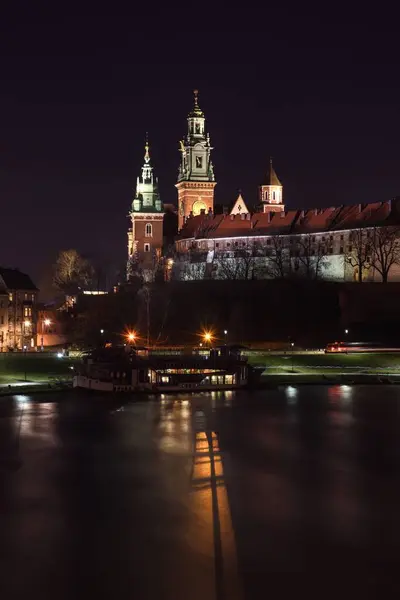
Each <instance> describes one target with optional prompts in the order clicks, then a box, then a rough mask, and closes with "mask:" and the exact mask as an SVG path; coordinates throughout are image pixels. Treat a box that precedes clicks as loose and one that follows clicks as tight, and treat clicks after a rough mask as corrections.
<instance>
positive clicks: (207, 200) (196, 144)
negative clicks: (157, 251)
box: [176, 90, 216, 229]
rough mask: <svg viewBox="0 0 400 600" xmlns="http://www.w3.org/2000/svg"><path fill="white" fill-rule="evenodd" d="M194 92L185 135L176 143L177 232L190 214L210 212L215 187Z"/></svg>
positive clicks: (207, 143)
mask: <svg viewBox="0 0 400 600" xmlns="http://www.w3.org/2000/svg"><path fill="white" fill-rule="evenodd" d="M197 96H198V91H197V90H194V106H193V110H192V111H191V112H190V113H189V115H188V118H187V122H188V132H187V135H186V137H185V138H184V140H182V141H181V142H180V152H181V164H180V167H179V174H178V182H177V183H176V188H177V190H178V213H179V218H178V228H179V229H181V228H182V225H183V224H184V222H185V220H186V219H187V217H188V216H189V215H190V214H193V215H199V214H200V213H201V212H202V211H204V212H205V213H208V212H210V211H211V212H213V210H214V188H215V186H216V182H215V177H214V171H213V165H212V162H211V150H212V147H211V145H210V135H209V134H208V133H206V130H205V117H204V113H203V111H202V110H201V109H200V107H199V103H198V98H197Z"/></svg>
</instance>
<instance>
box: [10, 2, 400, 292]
mask: <svg viewBox="0 0 400 600" xmlns="http://www.w3.org/2000/svg"><path fill="white" fill-rule="evenodd" d="M154 7H155V5H154ZM154 10H155V8H154ZM207 14H208V13H207V12H205V13H202V14H201V18H200V19H193V18H191V19H189V21H190V22H194V23H196V22H197V23H198V25H197V31H196V30H193V29H191V28H190V26H189V25H188V22H187V21H186V22H185V20H184V19H182V15H181V21H182V23H180V24H179V26H177V23H175V28H173V27H172V26H171V27H170V26H168V25H167V23H168V21H165V23H164V27H163V29H161V26H160V23H159V24H158V25H159V27H156V26H155V24H154V23H153V22H152V21H151V18H150V17H149V15H147V16H144V15H143V17H142V16H141V17H139V16H138V15H136V17H135V18H134V17H128V16H119V17H113V16H110V15H104V16H101V15H96V16H93V15H91V16H90V17H89V16H82V15H80V17H79V18H77V17H76V16H69V15H67V14H62V15H57V14H54V15H51V14H47V15H46V16H45V17H44V16H40V15H38V14H36V13H32V14H28V13H27V12H25V13H23V16H22V17H21V16H20V17H16V16H15V15H14V16H13V15H10V16H9V18H3V19H2V22H1V25H0V55H1V78H2V79H1V81H2V86H1V92H0V102H1V117H2V119H1V120H2V125H1V134H0V147H1V154H0V206H1V219H2V226H1V235H0V264H2V265H4V266H11V267H13V266H15V267H19V268H21V269H22V270H25V271H27V272H29V273H31V274H32V276H33V277H34V278H35V280H36V281H37V282H38V283H39V284H40V282H41V280H42V279H43V276H44V274H45V273H46V272H48V270H49V268H50V266H51V264H52V262H53V261H54V258H55V256H56V254H57V252H58V251H59V250H60V249H63V248H71V247H75V248H77V249H78V250H79V251H80V252H82V253H84V254H85V255H87V256H89V257H91V258H92V259H93V260H94V262H95V263H102V264H103V265H104V268H105V269H106V270H107V271H108V272H110V273H112V272H113V271H114V270H116V269H117V268H118V266H119V265H122V264H123V263H124V261H125V259H126V231H127V227H128V219H127V218H126V215H127V214H128V210H129V207H130V202H131V197H132V188H133V187H134V185H135V179H136V176H137V174H138V172H139V169H140V167H141V164H142V157H143V142H144V137H145V132H146V130H148V131H149V137H150V142H151V154H152V157H153V164H154V165H155V167H156V174H157V175H158V177H159V181H160V190H161V197H162V201H163V202H165V203H176V190H175V188H174V183H175V180H176V174H177V169H178V164H179V152H178V141H179V139H181V138H182V136H183V135H184V133H185V132H186V116H187V113H188V112H189V110H190V108H191V106H192V90H193V88H198V89H199V91H200V95H199V103H200V106H201V108H202V109H203V110H204V112H205V115H206V118H207V125H208V130H209V132H210V135H211V142H212V145H213V146H214V147H215V150H214V152H213V162H214V166H215V174H216V179H217V182H218V185H217V187H216V202H217V203H221V204H223V203H226V204H229V203H231V202H232V201H233V200H234V199H235V197H236V195H237V192H238V190H239V189H241V190H242V193H243V195H244V198H245V200H246V201H247V202H248V204H250V205H251V204H253V203H255V202H256V200H257V186H258V184H259V183H260V181H261V180H262V178H263V174H264V172H265V170H266V168H267V164H268V159H269V156H270V155H272V156H273V157H274V166H275V168H276V171H277V173H278V176H279V177H280V179H281V181H282V182H283V185H284V199H285V202H286V204H287V206H288V207H295V208H297V207H298V208H302V207H313V206H321V207H326V206H331V205H336V204H341V203H345V204H349V203H357V202H371V201H381V200H387V199H388V198H391V197H394V196H396V195H399V194H400V170H399V164H400V119H399V110H400V84H399V51H398V43H397V37H398V34H397V31H396V29H395V28H394V27H395V25H396V23H397V21H396V20H394V16H393V23H394V24H393V31H390V22H391V18H390V15H388V14H385V18H386V21H385V22H384V23H380V22H379V20H377V18H376V15H370V16H368V15H367V16H365V15H360V14H359V15H356V17H357V18H356V19H354V18H353V19H351V20H349V15H348V13H346V15H344V16H343V18H342V17H341V16H339V17H338V16H336V17H335V18H334V17H333V16H332V15H331V16H329V18H326V20H325V18H324V17H323V16H318V15H316V14H306V13H304V12H303V13H301V14H294V13H293V12H286V13H285V12H282V14H278V13H276V12H274V13H273V14H272V12H269V13H268V18H269V19H267V20H265V21H263V19H262V18H261V16H260V18H258V17H257V18H256V17H255V16H254V21H255V22H256V23H261V25H263V26H260V25H255V24H254V23H253V24H252V26H251V27H248V28H246V24H244V23H243V24H242V26H241V27H239V24H236V26H233V25H232V26H230V27H229V30H228V27H227V26H226V27H225V28H223V27H221V28H218V27H217V26H216V25H215V22H214V19H211V20H212V24H210V25H209V26H208V25H207ZM192 17H193V15H192ZM264 17H265V15H264ZM168 18H170V19H172V17H171V15H170V16H169V17H168V14H167V13H165V19H168ZM146 19H147V22H150V23H151V26H149V27H148V28H146ZM149 19H150V21H149ZM264 22H265V25H264ZM194 29H196V26H194ZM243 29H244V31H243ZM251 29H253V30H251Z"/></svg>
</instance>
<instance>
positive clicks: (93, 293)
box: [83, 290, 108, 296]
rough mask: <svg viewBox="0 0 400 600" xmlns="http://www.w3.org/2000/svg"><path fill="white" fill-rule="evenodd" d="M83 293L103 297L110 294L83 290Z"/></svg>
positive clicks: (101, 291)
mask: <svg viewBox="0 0 400 600" xmlns="http://www.w3.org/2000/svg"><path fill="white" fill-rule="evenodd" d="M83 293H84V294H85V295H86V296H103V295H104V294H108V292H105V291H103V290H93V291H92V290H83Z"/></svg>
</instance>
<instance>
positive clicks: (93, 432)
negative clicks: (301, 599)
mask: <svg viewBox="0 0 400 600" xmlns="http://www.w3.org/2000/svg"><path fill="white" fill-rule="evenodd" d="M121 399H122V400H123V398H121ZM399 506H400V386H394V385H393V386H383V385H382V386H355V387H351V386H330V387H329V386H304V387H301V386H299V387H292V386H287V387H282V388H278V389H276V390H269V391H262V392H244V391H240V392H213V393H203V394H199V395H189V394H188V395H179V396H165V397H161V398H160V397H158V398H156V397H154V398H149V399H148V400H140V401H139V402H135V403H131V404H126V405H123V406H120V405H116V404H115V405H110V403H109V402H106V403H105V402H104V397H95V396H85V394H84V393H80V394H76V393H74V392H66V393H63V394H58V395H57V394H54V395H51V394H43V395H40V394H39V395H35V396H31V397H29V396H22V395H19V396H18V395H17V396H13V397H8V398H2V399H1V400H0V532H1V535H0V574H1V590H2V597H4V598H5V599H7V600H9V599H13V598H18V599H19V598H24V599H26V598H39V597H40V598H41V599H42V600H46V599H47V598H49V599H50V598H51V599H53V598H57V600H64V599H65V600H66V599H68V600H70V599H71V598H75V597H78V596H79V597H80V596H81V595H82V597H93V598H96V600H100V599H103V598H104V599H105V598H107V599H109V598H113V599H119V598H127V597H131V598H149V599H152V598H155V599H157V600H160V599H164V598H165V599H170V598H171V599H172V598H174V600H181V599H182V600H189V599H190V600H198V599H199V600H200V598H201V599H202V600H204V599H205V598H207V600H209V599H214V598H215V599H216V600H222V599H228V598H229V599H230V600H231V599H236V598H238V599H244V598H246V599H247V598H248V599H250V600H253V599H257V600H258V599H261V598H262V599H264V598H266V597H267V596H269V595H271V594H273V596H274V597H278V598H291V599H293V597H294V596H296V597H298V596H300V595H301V594H304V596H306V597H307V598H308V599H310V598H311V599H313V598H318V599H320V598H321V597H323V598H335V599H337V598H338V597H341V598H355V597H357V598H358V597H360V598H375V597H378V596H379V597H382V598H384V597H389V596H390V597H392V596H393V597H395V596H396V595H398V594H399V592H400V584H399V574H398V560H399V556H400V517H399V514H400V513H399Z"/></svg>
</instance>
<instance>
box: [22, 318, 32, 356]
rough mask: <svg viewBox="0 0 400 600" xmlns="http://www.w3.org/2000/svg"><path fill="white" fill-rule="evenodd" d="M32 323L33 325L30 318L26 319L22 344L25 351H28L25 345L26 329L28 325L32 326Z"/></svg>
mask: <svg viewBox="0 0 400 600" xmlns="http://www.w3.org/2000/svg"><path fill="white" fill-rule="evenodd" d="M30 325H31V322H30V321H29V320H28V319H26V320H25V321H24V330H23V335H22V344H23V349H24V351H25V352H26V345H25V338H26V330H27V328H28V327H30Z"/></svg>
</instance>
